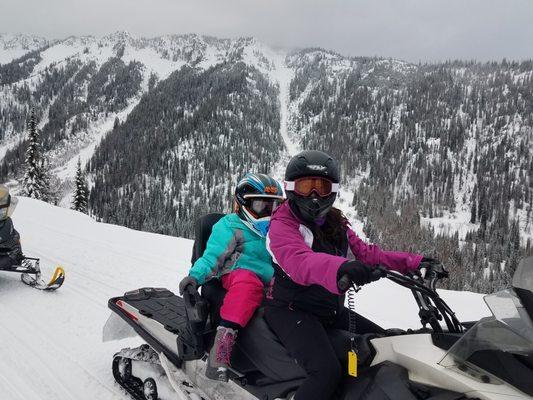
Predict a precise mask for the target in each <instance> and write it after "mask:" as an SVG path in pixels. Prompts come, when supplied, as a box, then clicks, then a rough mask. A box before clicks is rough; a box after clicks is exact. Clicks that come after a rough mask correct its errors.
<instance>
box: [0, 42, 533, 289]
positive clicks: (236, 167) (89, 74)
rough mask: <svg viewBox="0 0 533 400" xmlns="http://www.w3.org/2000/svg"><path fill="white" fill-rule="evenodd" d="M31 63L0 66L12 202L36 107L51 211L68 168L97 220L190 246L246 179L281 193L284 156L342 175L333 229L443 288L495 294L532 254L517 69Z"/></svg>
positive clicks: (327, 63) (62, 59) (243, 45)
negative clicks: (444, 272) (406, 257)
mask: <svg viewBox="0 0 533 400" xmlns="http://www.w3.org/2000/svg"><path fill="white" fill-rule="evenodd" d="M18 42H20V43H18ZM18 42H17V40H16V39H13V40H11V43H18V44H16V45H15V44H13V45H12V46H15V47H17V46H18V47H17V48H23V47H24V46H25V44H24V43H28V42H35V43H39V39H38V38H36V39H35V40H33V41H32V40H31V39H30V38H27V37H26V38H24V39H23V38H21V39H19V40H18ZM26 46H27V45H26ZM33 49H37V50H34V51H29V52H27V53H25V54H23V55H22V56H21V57H19V58H17V59H14V60H12V61H11V62H9V63H6V64H2V65H0V159H1V163H0V181H10V184H11V185H13V186H14V187H17V183H16V182H17V180H18V181H20V178H21V176H22V174H23V158H24V151H25V148H26V145H27V144H26V142H25V141H24V137H25V135H26V132H25V123H26V120H27V115H28V112H29V109H30V107H35V112H36V115H37V117H38V119H39V120H40V124H39V128H40V132H41V138H42V142H43V150H44V152H45V154H46V155H47V157H48V158H49V160H50V162H51V166H52V170H53V174H54V175H55V177H56V179H57V180H56V182H55V183H54V185H55V187H57V190H58V193H59V194H60V199H61V200H60V204H61V205H63V206H69V204H70V201H71V198H72V188H73V185H72V181H73V177H74V174H75V170H76V164H77V161H78V158H80V159H81V162H82V165H83V166H85V167H86V169H87V171H88V172H89V173H90V180H91V188H92V190H91V197H90V208H91V210H92V212H93V215H94V216H95V217H96V218H97V219H99V220H103V221H106V222H110V223H117V224H121V225H125V226H129V227H132V228H136V229H143V230H149V231H153V232H158V233H165V234H173V235H176V234H177V235H182V236H186V237H191V236H192V234H193V230H192V226H193V223H194V220H195V219H196V218H197V217H198V216H200V215H202V214H204V213H205V212H207V211H228V210H229V209H230V207H231V198H230V197H231V196H230V195H229V194H230V191H231V187H232V186H233V185H234V184H235V182H236V180H237V179H238V178H239V177H240V176H241V175H242V174H243V173H244V172H245V171H248V170H253V171H258V172H271V173H273V174H274V175H275V176H277V177H282V174H283V170H284V166H285V165H286V163H287V160H288V157H289V155H290V154H294V153H295V152H297V151H298V150H299V149H304V148H318V149H322V150H325V151H328V152H330V153H331V154H333V155H335V156H336V157H337V158H339V159H340V161H341V167H342V171H343V175H344V176H343V191H342V193H341V198H340V202H339V204H340V207H341V208H342V209H343V210H344V211H345V213H346V214H347V215H348V216H349V218H350V220H351V221H353V223H354V224H355V225H356V226H357V227H358V228H363V227H364V230H365V232H366V234H367V235H368V237H369V238H370V239H371V240H372V241H375V242H377V243H380V244H381V245H383V246H384V247H385V248H396V249H406V250H407V249H411V250H413V251H418V252H422V253H424V254H428V255H433V256H435V257H439V258H440V259H442V260H444V261H445V262H446V264H447V265H448V267H449V268H450V269H451V270H452V271H453V272H454V277H455V278H454V280H452V281H451V282H450V287H451V288H468V289H473V290H478V291H485V292H488V291H494V290H497V289H499V288H501V287H503V286H505V285H506V284H507V283H508V281H509V278H510V276H512V272H513V271H514V268H516V263H517V260H518V259H519V258H520V257H522V256H524V255H526V254H531V252H532V251H533V245H532V243H531V241H532V239H533V175H532V172H531V171H533V151H532V148H533V109H532V107H531V105H532V104H533V63H532V62H531V61H524V62H521V63H518V62H508V61H502V62H499V63H496V62H494V63H486V64H480V63H475V62H461V61H457V62H448V63H443V64H428V65H415V64H410V63H406V62H403V61H399V60H391V59H379V58H368V57H355V58H354V57H345V56H342V55H339V54H336V53H333V52H330V51H327V50H323V49H304V50H298V51H283V50H278V49H276V50H275V49H272V48H270V47H269V46H266V45H264V44H262V43H260V42H258V41H257V40H255V39H253V38H240V39H219V38H214V37H207V36H200V35H193V34H190V35H169V36H162V37H157V38H150V39H147V38H138V37H134V36H132V35H130V34H128V33H126V32H117V33H114V34H111V35H108V36H105V37H102V38H96V37H92V36H88V37H70V38H67V39H64V40H60V41H56V42H53V43H50V44H49V47H46V46H45V47H39V46H37V45H36V46H35V47H28V50H33ZM2 51H4V52H5V50H2V47H1V46H0V59H2V58H1V57H4V58H5V59H7V56H2V55H1V54H4V53H2ZM5 54H7V53H5ZM354 206H355V207H354ZM406 232H408V234H406Z"/></svg>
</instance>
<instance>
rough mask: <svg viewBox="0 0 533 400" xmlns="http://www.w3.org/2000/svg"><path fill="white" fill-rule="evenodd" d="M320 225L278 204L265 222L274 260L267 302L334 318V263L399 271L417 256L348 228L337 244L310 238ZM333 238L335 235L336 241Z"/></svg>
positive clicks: (338, 298)
mask: <svg viewBox="0 0 533 400" xmlns="http://www.w3.org/2000/svg"><path fill="white" fill-rule="evenodd" d="M319 229H321V227H320V226H318V225H315V226H309V225H305V224H304V223H303V222H302V221H300V219H299V218H298V217H297V216H296V214H295V212H294V211H293V210H292V209H291V207H290V205H289V201H286V202H285V203H284V204H282V205H281V206H280V207H278V209H276V211H275V212H274V214H273V215H272V219H271V221H270V228H269V232H268V236H267V241H266V242H267V248H268V250H269V252H270V254H271V255H272V258H273V260H274V263H275V273H274V279H273V281H272V283H271V288H270V290H269V295H268V296H267V299H268V301H269V303H270V305H277V306H288V307H291V308H295V309H300V310H304V311H308V312H311V313H313V314H315V315H317V316H320V317H333V316H334V315H335V314H336V313H337V311H338V309H339V307H340V306H342V305H343V302H344V296H342V293H340V292H339V289H338V288H337V273H338V270H339V267H340V266H341V265H342V264H343V263H345V262H346V261H348V260H349V259H354V258H355V259H357V260H359V261H361V262H363V263H365V264H367V265H370V266H377V265H382V266H385V267H387V268H389V269H391V270H395V271H399V272H401V273H405V272H408V271H410V270H414V269H416V268H418V265H419V264H420V261H421V259H422V256H421V255H417V254H411V253H404V252H396V251H383V250H381V249H380V248H379V247H378V246H376V245H371V244H367V243H365V242H363V241H362V240H361V239H360V238H359V237H358V236H357V235H356V234H355V233H354V232H353V231H352V230H351V229H350V228H349V227H347V228H346V235H345V237H343V238H342V240H341V243H333V242H331V241H330V242H326V241H324V240H321V241H319V240H315V236H316V232H317V230H319ZM337 241H338V240H337Z"/></svg>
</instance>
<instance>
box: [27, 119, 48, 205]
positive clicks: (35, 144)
mask: <svg viewBox="0 0 533 400" xmlns="http://www.w3.org/2000/svg"><path fill="white" fill-rule="evenodd" d="M28 130H29V135H28V148H27V149H26V159H25V163H26V173H25V174H24V181H23V194H24V195H25V196H28V197H31V198H34V199H39V200H42V199H43V197H44V195H45V191H46V183H47V182H45V181H43V177H44V174H43V171H42V166H43V160H42V159H41V154H40V145H39V132H38V131H37V122H36V120H35V109H32V110H31V113H30V120H29V122H28Z"/></svg>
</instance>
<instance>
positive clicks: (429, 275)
mask: <svg viewBox="0 0 533 400" xmlns="http://www.w3.org/2000/svg"><path fill="white" fill-rule="evenodd" d="M418 270H419V271H420V274H421V275H422V278H424V279H433V278H437V279H442V278H447V277H448V275H449V274H448V271H446V270H445V269H444V265H442V263H441V262H440V261H439V260H435V259H434V258H430V257H424V258H423V259H422V261H420V265H419V266H418Z"/></svg>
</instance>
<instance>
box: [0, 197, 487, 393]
mask: <svg viewBox="0 0 533 400" xmlns="http://www.w3.org/2000/svg"><path fill="white" fill-rule="evenodd" d="M13 220H14V223H15V226H16V228H17V229H18V230H19V232H20V233H21V237H22V244H23V248H24V251H25V253H26V254H27V255H31V256H36V257H40V258H41V260H42V269H43V272H44V274H46V273H48V274H50V273H51V271H52V270H53V267H54V266H55V265H57V264H60V265H62V266H63V267H64V268H65V271H66V274H67V279H66V282H65V284H64V286H63V287H62V288H61V289H59V290H58V291H57V292H54V293H43V292H38V291H36V290H33V289H31V288H29V287H27V286H25V285H23V284H22V283H21V282H20V281H19V277H18V276H17V275H14V274H10V273H6V272H0V326H1V329H0V354H1V355H2V356H1V357H0V388H1V396H0V397H1V398H2V399H3V400H30V399H31V400H34V399H35V400H71V399H77V400H85V399H86V400H94V399H99V400H106V399H127V398H128V397H127V396H126V394H125V393H124V392H123V391H122V390H121V389H119V387H118V385H117V384H115V383H114V381H113V377H112V375H111V359H112V356H113V354H114V352H116V351H118V350H119V349H120V348H122V347H126V346H131V345H137V344H138V343H139V341H138V340H137V339H127V340H123V341H121V342H114V343H113V342H112V343H102V342H101V332H102V327H103V325H104V323H105V321H106V319H107V317H108V315H109V311H108V309H107V300H108V299H109V298H110V297H112V296H116V295H120V294H122V293H123V292H125V291H127V290H131V289H135V288H138V287H143V286H156V287H168V288H170V289H171V290H175V289H176V287H177V284H178V282H179V280H180V278H182V277H183V276H184V275H185V274H186V273H187V270H188V267H189V259H190V252H191V247H192V241H190V240H186V239H181V238H173V237H168V236H163V235H156V234H150V233H145V232H139V231H134V230H131V229H127V228H123V227H119V226H114V225H108V224H103V223H97V222H95V221H94V220H92V219H91V218H89V217H87V216H86V215H83V214H80V213H77V212H74V211H70V210H66V209H62V208H57V207H53V206H50V205H48V204H45V203H42V202H39V201H36V200H32V199H26V198H21V199H20V203H19V205H18V208H17V209H16V211H15V213H14V215H13ZM442 294H443V296H444V298H445V299H446V300H447V301H448V302H449V303H450V305H451V306H452V308H454V309H456V310H457V311H458V314H459V317H460V318H461V319H462V320H472V319H478V318H480V317H481V316H484V315H486V314H487V313H488V311H487V309H486V308H485V306H484V304H483V301H482V297H481V295H478V294H473V293H467V292H461V293H459V292H447V291H443V293H442ZM357 309H358V311H360V312H361V313H363V314H364V315H366V316H369V317H371V318H373V319H374V320H375V321H376V322H378V323H380V324H382V325H383V326H387V327H417V326H418V321H417V316H416V315H417V312H416V311H417V310H416V306H415V304H414V300H413V299H412V298H411V295H410V293H408V292H407V291H406V290H404V289H402V288H399V287H395V286H394V285H393V284H391V283H389V282H377V283H375V284H373V285H371V286H368V287H366V288H364V289H363V290H362V291H361V292H360V293H359V294H358V295H357Z"/></svg>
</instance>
